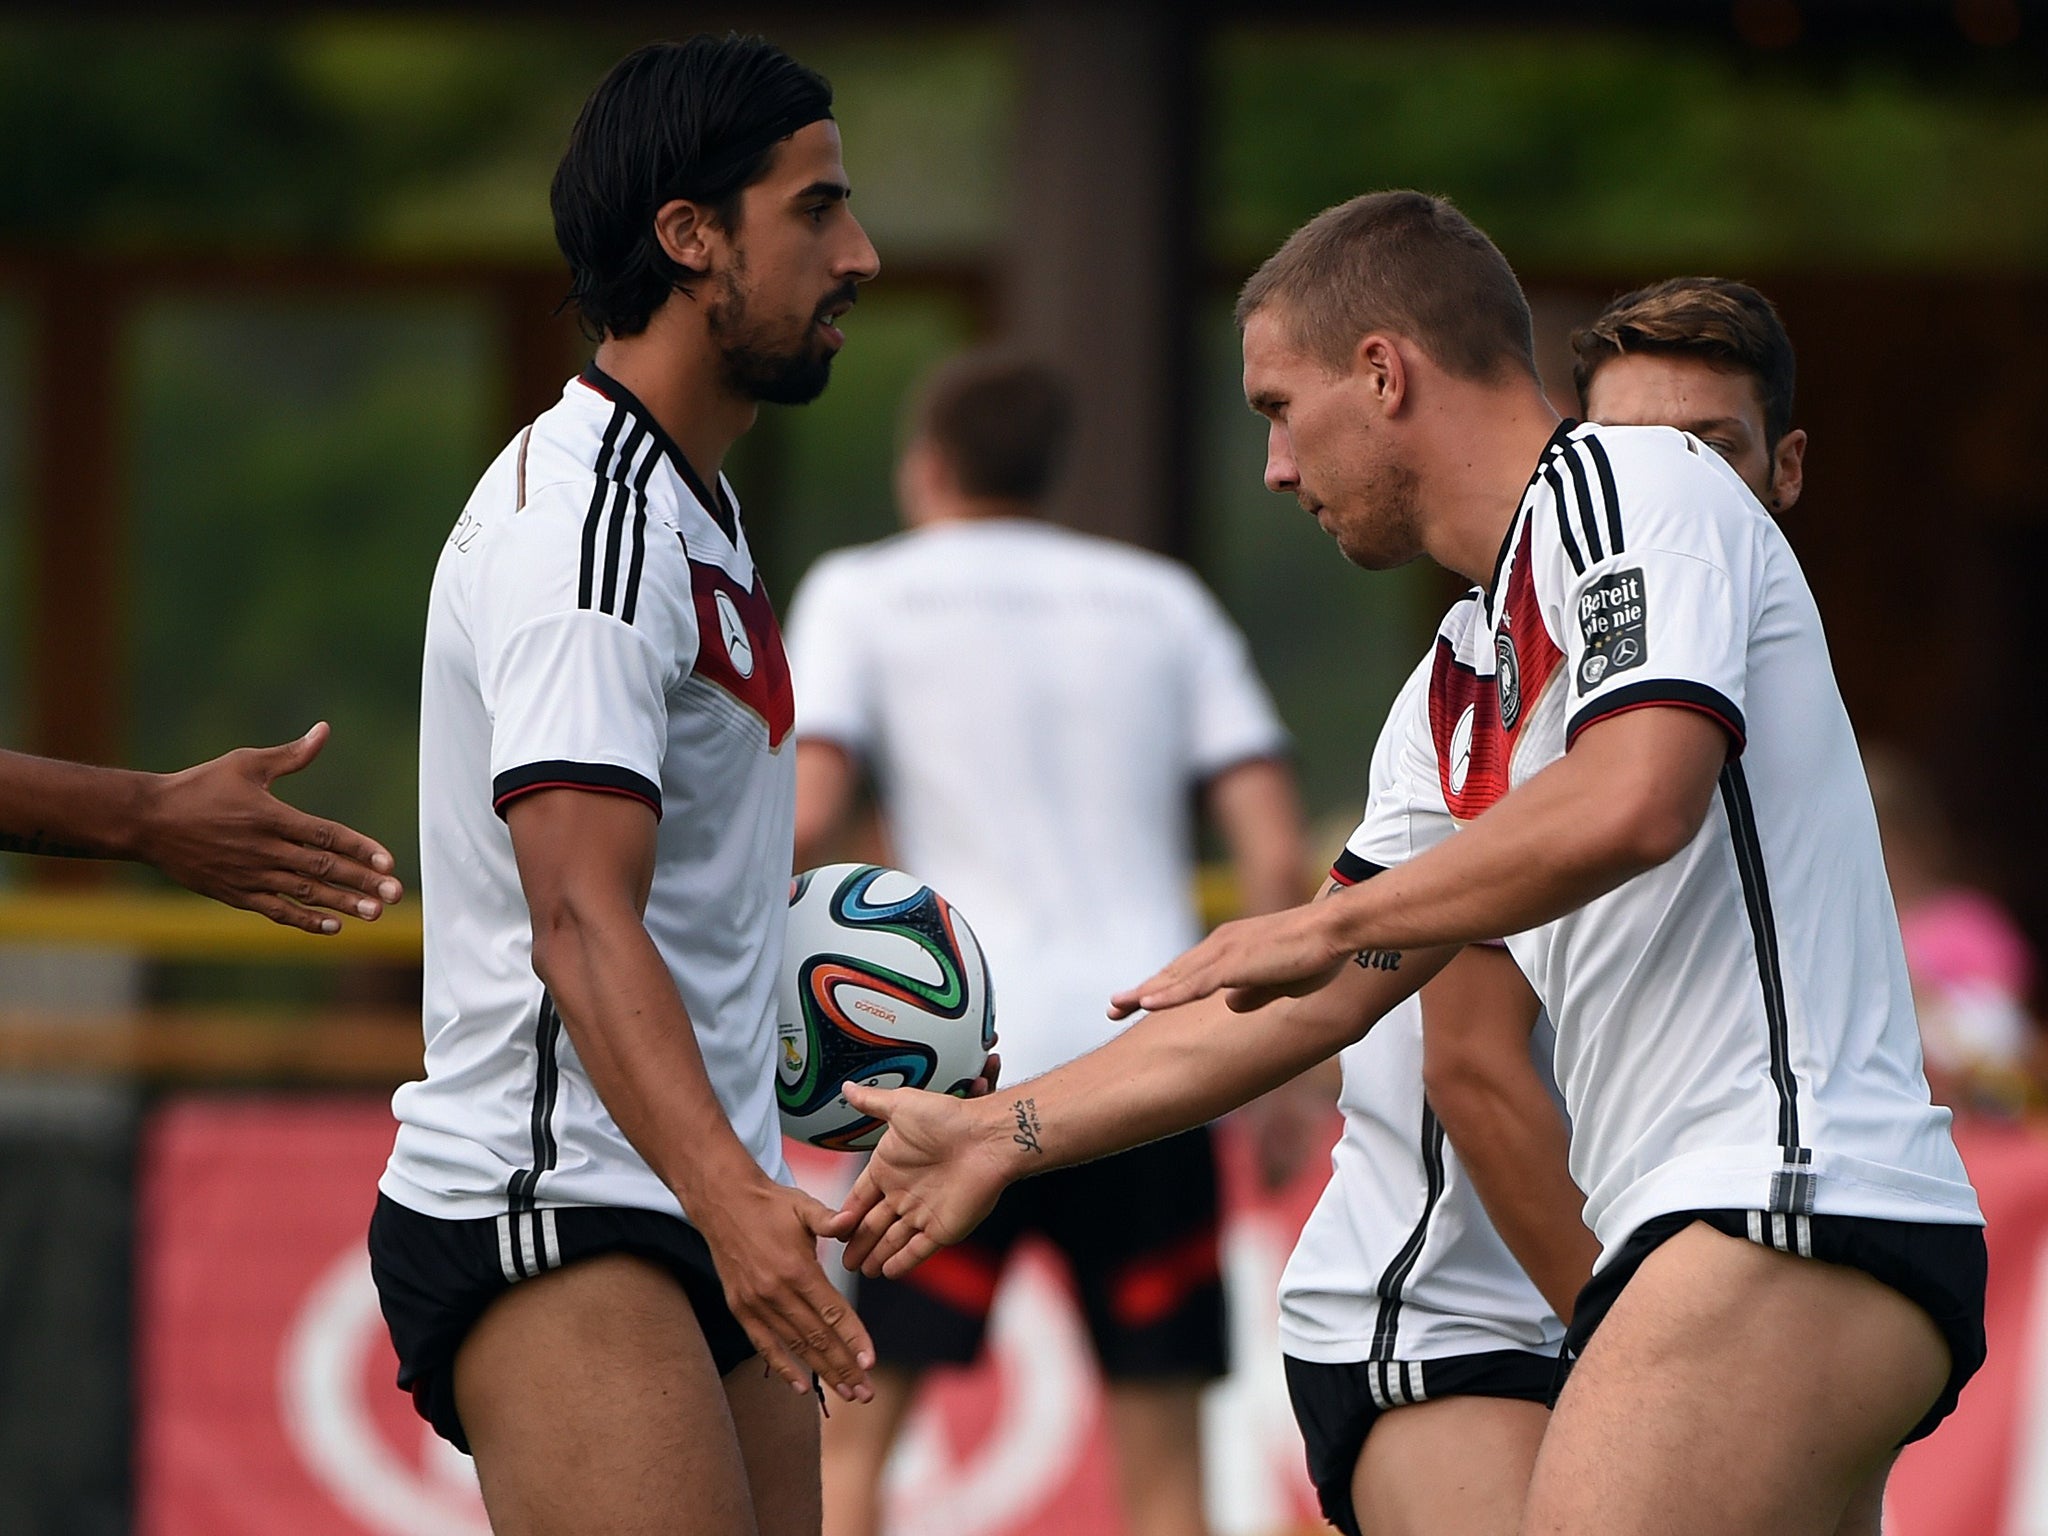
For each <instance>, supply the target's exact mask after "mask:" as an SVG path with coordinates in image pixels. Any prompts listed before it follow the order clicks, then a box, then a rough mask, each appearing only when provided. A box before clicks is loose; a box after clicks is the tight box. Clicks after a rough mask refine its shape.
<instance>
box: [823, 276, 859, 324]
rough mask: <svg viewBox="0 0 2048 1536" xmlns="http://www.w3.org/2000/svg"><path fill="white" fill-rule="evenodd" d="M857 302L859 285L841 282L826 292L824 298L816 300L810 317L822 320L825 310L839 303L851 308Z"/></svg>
mask: <svg viewBox="0 0 2048 1536" xmlns="http://www.w3.org/2000/svg"><path fill="white" fill-rule="evenodd" d="M859 302H860V288H859V285H857V284H855V283H850V282H848V283H841V284H840V285H839V286H838V287H837V288H834V289H833V290H832V291H831V292H830V293H828V294H826V295H825V297H824V298H822V299H820V300H819V301H818V307H817V309H815V310H814V311H812V318H813V319H816V320H823V319H824V318H825V313H826V311H827V310H830V309H832V308H834V307H836V306H840V305H844V306H845V307H846V308H848V309H851V308H853V306H854V305H856V304H858V303H859Z"/></svg>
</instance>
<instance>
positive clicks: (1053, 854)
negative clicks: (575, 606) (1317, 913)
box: [790, 353, 1306, 1536]
mask: <svg viewBox="0 0 2048 1536" xmlns="http://www.w3.org/2000/svg"><path fill="white" fill-rule="evenodd" d="M1072 409H1073V407H1072V402H1071V397H1070V394H1069V391H1068V388H1067V386H1066V384H1065V382H1064V381H1063V380H1062V379H1061V378H1060V377H1059V376H1058V375H1057V374H1055V373H1053V372H1052V371H1050V370H1048V369H1046V368H1044V367H1042V366H1039V365H1036V364H1034V363H1031V362H1028V361H1023V360H1020V359H1015V358H1011V357H1007V356H1004V355H1002V354H993V353H990V354H970V355H968V356H965V357H962V358H959V359H956V360H955V361H954V362H953V363H951V364H950V365H948V366H946V367H945V368H943V369H941V370H940V372H939V373H938V374H937V375H936V376H935V377H934V378H933V379H932V380H930V381H929V383H928V384H927V385H926V386H925V388H924V390H923V393H922V395H921V396H920V398H919V399H918V401H917V403H916V405H915V407H914V410H913V413H912V416H911V419H910V427H909V432H908V435H907V439H906V442H905V445H904V449H903V453H902V457H901V462H900V464H899V466H898V471H897V491H898V497H899V501H900V504H901V507H902V511H903V517H904V520H905V522H906V523H908V524H909V526H910V532H908V533H907V534H904V535H901V536H899V537H897V538H894V539H890V540H886V541H884V542H883V543H880V544H875V545H870V546H867V547H865V548H861V549H852V550H845V551H842V552H840V553H838V554H834V555H829V556H827V557H826V558H824V559H823V560H821V561H820V562H819V563H818V565H817V566H816V567H815V568H814V570H813V571H812V572H811V574H810V576H809V577H808V578H807V579H806V580H805V582H804V584H803V586H802V587H801V589H800V590H799V592H798V594H797V596H796V598H795V600H794V602H793V605H792V609H791V622H790V651H791V659H792V662H793V669H794V673H795V676H796V684H797V838H796V845H797V863H798V866H799V867H800V868H802V867H807V866H808V865H810V864H811V863H813V862H816V861H817V859H818V858H819V857H821V856H823V855H824V854H825V853H827V852H828V851H829V849H830V846H831V844H832V841H833V839H834V837H835V835H836V834H838V832H839V831H840V829H841V828H842V826H843V825H844V823H845V821H846V818H847V816H848V813H849V812H850V811H851V810H852V809H853V808H854V805H855V802H856V795H857V791H858V787H859V783H860V779H861V776H862V775H863V774H864V773H865V774H868V775H871V776H872V779H873V782H874V784H875V786H876V789H877V791H878V794H879V799H880V804H881V810H882V813H883V820H884V824H885V827H886V829H887V833H888V835H889V838H890V840H891V843H892V847H893V856H894V858H895V860H896V862H898V863H900V864H901V865H902V867H903V868H905V869H906V870H908V871H910V872H911V873H913V874H915V875H916V877H917V878H918V879H920V880H925V881H929V882H930V883H931V884H933V885H934V886H936V887H937V888H939V889H941V890H943V891H945V892H946V894H947V897H948V899H949V900H951V901H953V902H954V903H956V904H957V905H958V906H959V908H960V910H961V911H962V912H963V913H965V914H966V915H967V916H968V917H969V918H970V919H971V920H972V921H973V923H974V928H975V932H976V934H977V935H978V936H979V937H980V938H981V941H982V944H983V947H984V948H985V950H986V951H987V954H988V957H989V972H990V975H991V977H992V978H993V979H994V985H995V988H996V998H997V1011H998V1020H999V1025H1000V1028H1001V1031H1002V1040H1003V1055H1004V1063H1005V1069H1004V1070H1005V1076H1006V1078H1007V1079H1008V1080H1010V1081H1015V1080H1017V1079H1019V1078H1024V1077H1030V1076H1034V1075H1036V1074H1037V1073H1040V1072H1044V1071H1047V1070H1049V1069H1050V1068H1053V1067H1056V1066H1058V1065H1059V1064H1060V1063H1062V1062H1064V1061H1067V1060H1069V1059H1070V1058H1072V1057H1074V1056H1078V1055H1080V1054H1081V1053H1082V1052H1084V1051H1087V1050H1089V1049H1090V1048H1092V1047H1094V1046H1096V1045H1099V1044H1100V1043H1102V1041H1104V1040H1105V1039H1107V1038H1109V1037H1110V1036H1111V1035H1113V1034H1115V1033H1116V1032H1117V1029H1118V1026H1116V1025H1113V1024H1111V1023H1109V1022H1108V1021H1107V1020H1105V1019H1104V1018H1103V1014H1102V1005H1101V998H1102V993H1103V988H1104V987H1105V986H1106V985H1112V984H1113V983H1114V978H1115V977H1116V976H1117V975H1118V974H1119V973H1120V972H1122V971H1124V970H1127V969H1128V968H1129V966H1130V965H1131V964H1132V963H1133V962H1134V961H1136V960H1137V959H1138V957H1140V956H1159V957H1161V958H1164V957H1165V956H1167V955H1169V954H1172V953H1174V952H1176V951H1177V950H1178V949H1179V948H1181V947H1182V946H1184V945H1185V944H1187V943H1188V942H1190V941H1191V940H1192V939H1193V938H1194V936H1196V935H1197V934H1198V933H1199V932H1200V927H1199V924H1198V921H1197V916H1196V913H1195V911H1194V908H1193V900H1192V884H1193V876H1194V852H1195V849H1194V841H1193V833H1194V827H1193V823H1192V817H1191V815H1190V811H1191V808H1192V806H1193V804H1194V802H1195V800H1196V799H1197V797H1199V800H1200V802H1201V804H1202V805H1203V807H1205V808H1206V810H1207V811H1208V813H1209V815H1210V817H1211V819H1212V820H1213V822H1214V824H1215V826H1216V829H1217V830H1218V832H1219V833H1220V834H1221V836H1222V840H1223V842H1224V844H1225V846H1226V847H1227V848H1228V849H1229V851H1230V854H1231V858H1232V861H1233V863H1234V865H1235V867H1236V871H1237V877H1238V885H1239V890H1240V892H1241V895H1242V899H1243V902H1244V904H1245V906H1246V908H1247V909H1248V910H1250V911H1254V912H1262V911H1272V910H1275V909H1278V908H1280V907H1284V906H1288V905H1291V904H1292V903H1294V902H1296V901H1298V900H1300V899H1301V896H1302V894H1303V890H1302V887H1303V884H1304V881H1305V873H1304V868H1305V864H1306V853H1305V850H1304V845H1303V839H1302V830H1301V824H1300V812H1299V806H1298V802H1297V797H1296V793H1295V786H1294V778H1293V774H1292V771H1291V769H1290V768H1289V766H1288V763H1287V760H1286V752H1287V741H1286V737H1285V735H1284V733H1283V731H1282V730H1281V727H1280V723H1279V721H1278V719H1277V718H1276V717H1275V715H1274V712H1273V707H1272V704H1271V703H1270V701H1269V700H1268V698H1267V696H1266V691H1265V689H1264V687H1263V686H1262V685H1261V684H1260V682H1259V679H1258V676H1257V674H1256V673H1255V672H1254V670H1253V668H1252V663H1251V658H1250V656H1249V654H1248V652H1247V649H1246V646H1245V642H1244V638H1243V636H1242V635H1240V634H1239V633H1238V631H1237V629H1236V628H1235V627H1234V626H1233V625H1232V624H1231V623H1230V621H1229V619H1228V618H1227V617H1226V616H1225V615H1224V613H1223V610H1222V608H1221V606H1220V605H1219V604H1218V603H1217V601H1216V599H1215V598H1214V597H1212V596H1211V595H1210V594H1209V592H1208V591H1206V590H1205V589H1204V588H1203V587H1202V586H1201V584H1200V583H1199V582H1198V581H1196V580H1195V578H1194V577H1193V576H1192V575H1191V574H1190V573H1189V572H1188V571H1187V570H1186V569H1184V568H1183V567H1181V566H1179V565H1177V564H1175V563H1173V562H1171V561H1168V560H1164V559H1161V558H1160V557H1158V556H1156V555H1152V554H1147V553H1144V552H1141V551H1139V550H1135V549H1132V548H1129V547H1127V546H1125V545H1121V544H1116V543H1112V542H1110V541H1108V540H1105V539H1100V538H1095V537H1091V536H1089V535H1085V534H1081V533H1076V532H1074V531H1072V530H1070V529H1066V528H1063V527H1059V526H1057V525H1055V524H1053V523H1051V522H1048V521H1047V520H1046V519H1045V517H1044V515H1043V514H1044V510H1045V503H1046V500H1047V498H1048V497H1049V496H1050V494H1051V492H1052V490H1053V485H1054V481H1055V478H1056V476H1057V473H1058V469H1059V465H1060V460H1061V458H1062V455H1063V452H1064V449H1065V447H1066V442H1067V437H1068V431H1069V418H1070V416H1071V413H1072ZM1217 1221H1218V1205H1217V1173H1216V1162H1215V1154H1214V1152H1213V1150H1212V1147H1211V1144H1210V1138H1209V1132H1208V1131H1207V1130H1206V1129H1196V1130H1193V1131H1188V1132H1185V1133H1183V1134H1182V1135H1180V1136H1177V1137H1173V1138H1171V1139H1168V1140H1165V1141H1161V1142H1158V1143H1156V1144H1154V1145H1152V1146H1149V1147H1144V1148H1141V1149H1138V1150H1136V1151H1132V1152H1127V1153H1125V1154H1123V1155H1122V1156H1120V1157H1116V1158H1111V1159H1106V1160H1104V1161H1102V1162H1099V1163H1094V1164H1091V1165H1090V1166H1088V1167H1086V1168H1079V1169H1074V1170H1071V1171H1069V1172H1064V1173H1060V1174H1057V1175H1054V1176H1053V1177H1051V1178H1047V1179H1043V1180H1039V1181H1036V1182H1035V1183H1033V1184H1031V1185H1028V1186H1025V1187H1023V1188H1020V1189H1017V1190H1015V1191H1012V1192H1011V1193H1010V1194H1009V1195H1008V1196H1006V1197H1005V1199H1004V1201H1003V1203H1002V1204H1001V1205H1000V1206H999V1207H998V1208H997V1210H996V1212H995V1215H994V1216H993V1217H992V1218H991V1219H990V1220H989V1221H988V1222H987V1223H986V1224H984V1225H983V1227H982V1228H981V1230H980V1231H979V1232H977V1233H976V1234H975V1236H974V1238H973V1239H972V1240H971V1241H970V1242H968V1243H966V1244H964V1245H962V1246H961V1247H959V1248H957V1249H954V1250H952V1251H951V1252H949V1253H947V1254H946V1255H944V1256H943V1257H942V1258H941V1259H939V1260H936V1261H934V1262H933V1263H932V1264H929V1265H927V1266H925V1267H924V1268H923V1269H921V1270H919V1271H918V1272H917V1273H916V1274H914V1275H911V1276H910V1277H908V1278H907V1279H906V1280H903V1281H891V1280H870V1281H862V1282H861V1283H860V1284H859V1286H858V1288H857V1290H856V1292H855V1300H856V1303H857V1305H858V1308H859V1310H860V1313H861V1316H862V1317H863V1318H864V1319H865V1320H866V1322H867V1325H868V1327H869V1328H870V1330H871V1331H872V1334H873V1337H874V1341H875V1345H876V1350H877V1353H878V1355H879V1357H880V1359H881V1361H882V1362H883V1363H882V1364H881V1365H880V1366H879V1367H878V1368H877V1369H876V1371H875V1372H874V1383H875V1393H876V1396H875V1400H874V1402H872V1403H871V1404H867V1405H865V1406H862V1407H859V1408H857V1409H850V1410H845V1411H842V1412H839V1413H836V1414H835V1415H834V1416H833V1418H832V1420H831V1422H830V1424H829V1425H828V1426H827V1428H826V1431H825V1440H826V1461H825V1466H826V1528H827V1530H828V1531H829V1532H831V1533H832V1536H876V1533H877V1532H878V1531H879V1529H880V1507H879V1486H880V1478H881V1472H882V1468H883V1463H884V1461H885V1460H886V1458H887V1456H888V1451H889V1447H890V1445H891V1443H892V1442H893V1440H894V1438H895V1435H896V1432H897V1429H898V1428H899V1426H900V1425H901V1423H902V1419H903V1416H904V1413H905V1412H906V1410H907V1409H908V1408H909V1406H910V1403H911V1399H912V1396H913V1393H914V1390H915V1387H916V1384H917V1380H918V1376H919V1374H920V1373H921V1372H922V1371H923V1370H924V1369H925V1368H926V1367H929V1366H933V1365H947V1364H965V1363H967V1362H968V1361H970V1360H972V1359H973V1358H974V1357H975V1355H976V1354H977V1352H978V1351H979V1350H980V1348H981V1344H982V1340H983V1337H984V1335H985V1333H986V1329H987V1325H988V1314H989V1306H990V1303H991V1301H992V1300H993V1298H994V1295H995V1292H996V1288H997V1285H998V1282H999V1281H1000V1279H1001V1276H1002V1273H1003V1270H1004V1266H1005V1264H1006V1263H1007V1261H1008V1259H1009V1256H1010V1254H1011V1252H1012V1250H1013V1248H1014V1246H1015V1245H1016V1243H1017V1242H1018V1241H1019V1240H1020V1239H1021V1238H1023V1237H1025V1236H1027V1235H1032V1234H1036V1235H1039V1236H1042V1237H1044V1238H1047V1239H1049V1240H1050V1241H1051V1242H1052V1243H1053V1244H1054V1245H1055V1246H1057V1247H1058V1248H1059V1249H1060V1250H1061V1252H1062V1253H1063V1254H1064V1256H1065V1258H1066V1260H1067V1263H1068V1264H1069V1266H1070V1267H1071V1268H1072V1270H1073V1273H1074V1276H1075V1279H1076V1281H1077V1283H1078V1286H1079V1290H1080V1296H1081V1302H1082V1307H1083V1311H1084V1312H1085V1314H1086V1319H1087V1323H1088V1328H1089V1331H1090V1333H1091V1335H1092V1337H1093V1339H1094V1341H1095V1347H1096V1353H1097V1356H1098V1358H1099V1359H1100V1361H1101V1363H1102V1367H1103V1372H1104V1374H1105V1376H1106V1377H1107V1378H1108V1386H1109V1393H1108V1400H1109V1419H1110V1427H1111V1430H1112V1432H1113V1438H1114V1440H1115V1444H1116V1450H1117V1465H1118V1469H1119V1473H1120V1479H1121V1487H1122V1492H1123V1498H1124V1506H1125V1511H1126V1515H1127V1519H1128V1528H1129V1529H1130V1530H1131V1531H1132V1532H1133V1533H1134V1536H1188V1533H1194V1532H1199V1531H1201V1530H1203V1529H1205V1524H1204V1521H1203V1516H1202V1487H1201V1448H1200V1447H1201V1437H1200V1433H1199V1416H1198V1394H1199V1391H1200V1388H1201V1386H1202V1384H1203V1383H1204V1382H1205V1381H1208V1380H1209V1379H1211V1378H1213V1377H1215V1376H1218V1375H1221V1374H1222V1373H1223V1372H1224V1370H1225V1369H1226V1368H1227V1360H1226V1338H1225V1331H1224V1318H1223V1295H1222V1282H1221V1276H1220V1274H1219V1271H1218V1253H1217Z"/></svg>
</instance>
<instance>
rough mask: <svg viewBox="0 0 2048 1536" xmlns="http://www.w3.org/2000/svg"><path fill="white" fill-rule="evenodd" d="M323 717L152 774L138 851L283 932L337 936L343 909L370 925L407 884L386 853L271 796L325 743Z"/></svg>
mask: <svg viewBox="0 0 2048 1536" xmlns="http://www.w3.org/2000/svg"><path fill="white" fill-rule="evenodd" d="M328 734H329V732H328V727H327V725H326V723H325V722H322V723H321V724H319V725H316V726H314V727H313V729H312V730H310V731H308V732H307V733H306V734H305V735H303V736H301V737H300V738H299V739H298V740H297V741H293V742H287V743H286V744H285V745H284V746H281V747H260V748H259V747H242V748H240V749H238V750H236V751H233V752H229V753H227V754H225V755H224V756H221V757H216V758H215V759H213V761H211V762H207V763H201V764H199V765H198V766H197V767H196V768H187V769H185V770H184V771H183V772H182V773H171V774H165V775H163V776H162V777H160V778H154V779H151V780H148V781H147V782H148V784H149V788H148V790H147V792H146V794H145V795H144V797H143V807H142V814H141V824H140V826H139V827H138V829H137V831H136V835H135V849H134V853H135V857H137V858H138V859H141V860H142V861H143V862H144V863H147V864H153V865H155V866H156V867H157V868H158V869H160V870H162V871H163V872H164V873H165V874H167V875H169V876H170V877H171V878H172V879H173V880H175V881H177V882H178V884H180V885H182V886H184V887H186V888H187V889H188V890H194V891H197V892H198V893H199V894H200V895H202V896H211V897H212V898H213V899H214V900H215V901H219V902H224V903H226V904H227V905H228V906H231V907H245V908H247V909H248V910H250V911H252V912H260V913H262V914H263V916H265V917H267V918H269V919H270V920H271V921H272V922H274V923H282V924H283V925H284V926H285V927H287V928H302V929H304V930H305V931H306V932H308V933H337V932H339V931H340V929H341V921H340V919H339V918H336V917H332V916H329V915H328V914H329V913H335V912H339V913H345V914H347V915H348V916H350V917H359V918H362V919H363V920H364V921H366V922H367V921H371V920H373V919H375V918H376V917H377V916H378V915H379V914H380V913H382V912H383V910H384V908H385V906H386V905H387V904H389V903H391V902H394V901H397V900H398V899H399V897H400V896H402V895H403V894H404V893H405V888H404V887H403V886H402V885H400V884H399V883H398V881H397V880H396V879H394V878H393V877H392V873H391V870H392V859H391V854H390V852H389V851H388V850H387V849H385V848H384V847H383V846H382V845H381V844H378V843H375V842H372V841H371V840H370V839H369V838H367V837H364V836H363V835H362V833H360V832H356V831H352V830H351V829H349V828H348V827H345V826H342V825H341V824H340V823H339V822H334V821H323V820H322V819H321V818H319V817H317V816H308V815H307V814H306V813H305V812H304V811H300V810H295V809H293V808H292V807H291V806H289V805H286V804H285V803H284V802H283V801H282V800H279V799H278V798H277V797H276V796H274V795H272V794H271V792H270V786H271V784H272V783H273V782H274V781H275V780H276V779H278V778H280V777H282V776H283V775H285V774H287V773H297V772H298V771H299V770H300V769H302V768H304V767H306V766H307V765H308V764H309V763H311V762H312V761H313V759H314V758H315V757H317V756H319V753H320V749H321V748H322V747H323V746H325V745H326V744H327V737H328Z"/></svg>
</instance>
